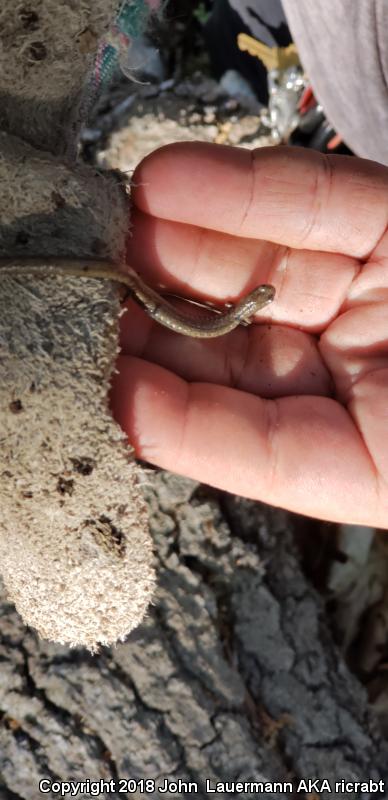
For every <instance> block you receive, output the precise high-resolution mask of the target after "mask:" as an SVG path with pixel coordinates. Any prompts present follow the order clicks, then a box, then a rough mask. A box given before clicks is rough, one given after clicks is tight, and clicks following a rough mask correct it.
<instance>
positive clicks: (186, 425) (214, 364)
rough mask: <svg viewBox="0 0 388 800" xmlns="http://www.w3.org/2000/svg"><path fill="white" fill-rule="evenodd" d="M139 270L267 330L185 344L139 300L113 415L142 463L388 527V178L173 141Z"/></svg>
mask: <svg viewBox="0 0 388 800" xmlns="http://www.w3.org/2000/svg"><path fill="white" fill-rule="evenodd" d="M133 180H134V189H133V203H134V210H133V217H132V219H133V223H134V227H133V237H132V238H131V240H130V242H129V249H128V263H130V264H131V265H132V266H133V267H134V268H135V269H136V270H138V271H139V272H141V273H142V275H143V276H144V277H145V279H146V281H147V282H148V283H150V284H152V285H156V284H160V283H162V284H164V285H165V286H168V288H169V290H170V291H172V292H175V293H176V294H182V295H185V296H188V297H192V298H197V299H199V300H209V299H211V300H213V301H214V302H217V303H222V302H226V301H231V300H235V299H236V298H238V297H240V296H241V295H242V294H244V293H245V292H247V291H249V290H250V289H252V288H253V287H254V286H256V285H258V284H261V283H270V284H273V285H274V286H275V287H276V297H275V300H274V302H273V303H271V304H270V305H269V306H268V307H267V308H265V309H264V310H263V311H262V312H261V313H260V314H259V315H258V316H257V324H253V325H251V326H250V327H248V328H239V329H237V330H235V331H233V332H232V333H230V334H228V335H226V336H224V337H222V338H221V339H212V340H203V339H189V338H185V337H183V336H180V335H177V334H174V333H172V332H170V331H167V330H165V329H163V328H161V327H160V326H159V325H157V324H156V323H154V322H152V321H151V320H150V319H149V318H147V317H146V316H145V314H144V313H143V312H142V311H141V310H140V309H139V308H138V307H137V306H135V304H134V303H132V302H130V303H129V304H128V305H130V313H128V314H125V315H124V316H123V318H122V331H121V339H122V355H121V356H120V357H119V359H118V365H117V368H118V370H119V374H117V375H115V376H114V380H113V386H112V408H113V413H114V415H115V417H116V419H117V421H118V422H119V423H120V424H121V426H122V428H123V429H124V430H125V431H126V432H127V434H128V437H129V440H130V441H131V443H132V444H133V445H134V447H135V450H136V454H137V455H138V456H139V457H141V458H143V459H145V460H146V461H149V462H151V463H153V464H157V465H159V466H161V467H164V468H166V469H169V470H172V471H174V472H177V473H181V474H183V475H187V476H190V477H192V478H196V479H198V480H201V481H203V482H205V483H209V484H211V485H213V486H216V487H219V488H222V489H226V490H228V491H230V492H234V493H237V494H240V495H244V496H246V497H250V498H254V499H258V500H262V501H265V502H267V503H271V504H272V505H276V506H281V507H283V508H287V509H289V510H292V511H297V512H299V513H302V514H308V515H311V516H314V517H319V518H322V519H327V520H337V521H343V522H353V523H361V524H369V525H376V526H379V527H387V526H388V235H387V232H386V228H387V217H388V169H387V168H385V167H382V166H380V165H378V164H375V163H374V162H369V161H364V160H361V159H356V158H348V157H343V156H329V157H327V156H322V155H321V154H319V153H315V152H312V151H306V150H299V149H297V148H291V149H289V148H285V147H279V148H263V149H259V150H256V151H248V150H243V149H238V148H231V147H222V146H218V145H208V144H195V143H184V144H178V145H169V146H167V147H164V148H161V149H160V150H157V151H156V152H154V153H153V154H152V155H150V156H148V157H147V158H146V159H145V160H144V161H143V162H142V163H141V164H140V165H139V167H138V168H137V169H136V172H135V175H134V178H133Z"/></svg>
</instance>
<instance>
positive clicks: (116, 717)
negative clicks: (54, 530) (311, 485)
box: [0, 473, 388, 800]
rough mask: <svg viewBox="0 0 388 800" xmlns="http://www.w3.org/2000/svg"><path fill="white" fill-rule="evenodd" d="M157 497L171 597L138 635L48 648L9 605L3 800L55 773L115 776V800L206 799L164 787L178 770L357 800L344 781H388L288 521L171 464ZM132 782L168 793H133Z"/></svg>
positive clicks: (151, 491) (183, 776)
mask: <svg viewBox="0 0 388 800" xmlns="http://www.w3.org/2000/svg"><path fill="white" fill-rule="evenodd" d="M145 492H146V495H147V505H148V508H149V511H150V525H151V531H152V535H153V540H154V544H155V547H156V551H157V557H158V566H157V573H158V590H157V593H156V595H155V598H154V602H153V605H152V606H151V608H150V611H149V614H148V615H147V617H146V619H145V621H144V622H143V624H142V625H141V626H140V627H138V628H137V630H136V631H134V632H133V633H132V634H131V635H130V637H129V639H128V640H127V641H126V642H125V643H124V644H120V645H118V646H117V647H116V648H113V649H108V648H106V649H103V650H102V651H101V652H99V653H98V654H96V655H94V656H92V655H90V654H89V653H87V652H86V651H85V650H82V649H69V648H67V647H64V646H60V645H54V644H48V643H45V642H43V641H40V640H39V639H38V638H37V637H36V636H35V634H34V633H32V632H31V631H29V630H27V629H26V628H25V627H24V626H23V624H22V623H21V620H20V618H19V617H18V615H17V614H16V612H15V611H14V609H13V607H12V606H10V605H9V604H7V602H6V601H4V604H3V609H2V622H1V634H2V646H1V659H2V665H1V698H0V707H1V710H2V713H3V719H2V727H1V733H0V742H1V755H0V773H1V775H2V781H3V786H4V793H3V795H1V794H0V797H4V798H8V797H9V798H23V799H24V798H26V800H36V798H37V797H38V796H39V792H38V785H39V781H41V780H47V781H69V780H73V781H85V780H86V778H90V779H93V780H95V781H99V780H105V781H113V784H110V789H112V792H110V791H109V792H108V791H104V789H103V788H102V790H101V793H100V795H98V796H101V797H107V798H108V797H117V798H118V797H122V796H124V797H133V796H137V797H142V796H144V797H160V796H166V797H189V796H193V793H192V792H191V793H190V792H189V791H185V790H184V787H182V786H181V789H180V790H178V791H177V792H176V793H173V792H167V793H166V794H163V795H161V793H159V792H158V791H157V787H158V786H163V785H164V779H167V780H168V781H179V780H182V781H185V782H190V781H191V782H194V783H197V784H198V790H197V792H194V796H196V797H199V798H205V797H206V796H208V794H209V792H207V791H206V783H205V781H206V779H209V780H210V781H211V782H212V783H211V786H212V788H215V784H216V782H217V781H224V782H225V781H243V782H244V781H248V782H249V781H254V780H255V781H262V782H268V783H272V784H275V782H276V781H277V782H281V783H285V782H291V783H292V785H293V788H294V790H295V791H296V789H297V788H298V783H299V781H300V780H306V781H307V780H308V779H317V778H318V779H320V780H325V779H326V780H328V781H330V784H331V788H332V793H331V794H330V793H329V792H328V791H325V790H323V791H321V792H317V791H315V793H314V787H311V791H310V793H309V792H307V791H306V792H305V791H303V784H302V790H301V791H300V792H299V793H298V794H295V796H300V797H310V798H313V797H317V796H318V797H322V798H324V797H335V798H345V797H348V796H349V791H341V790H340V789H339V790H338V791H335V782H336V781H341V780H343V779H345V780H348V781H367V780H368V781H369V780H370V779H373V780H374V781H376V782H378V781H384V782H386V781H387V780H388V757H387V756H388V750H387V747H386V745H385V744H384V743H383V742H382V740H381V736H380V734H379V731H378V730H377V728H376V726H375V723H374V721H373V719H372V716H371V714H370V712H369V711H368V708H367V702H366V697H365V692H364V690H363V689H362V688H361V687H360V685H359V684H358V682H357V681H356V679H355V678H354V677H353V676H352V675H351V674H350V673H349V672H348V670H347V668H346V666H345V665H344V663H343V661H342V660H341V656H340V655H339V653H338V651H337V650H336V647H335V646H334V644H333V641H332V638H331V636H330V633H329V631H328V627H327V624H326V622H325V616H324V609H323V605H322V601H321V599H320V597H319V596H317V594H316V592H315V590H313V589H312V587H311V586H310V585H309V584H308V583H307V581H306V579H305V578H304V576H303V573H302V571H301V567H300V563H299V558H298V554H297V552H296V550H295V546H294V544H293V536H292V526H293V524H294V523H293V522H291V521H290V518H289V517H288V515H287V514H286V513H284V512H282V511H279V510H277V509H272V508H270V507H268V506H262V505H260V504H257V503H252V502H248V501H245V500H241V499H239V498H234V497H232V496H229V495H219V494H218V493H214V492H212V491H211V490H207V489H206V487H201V486H198V485H196V484H194V483H193V482H191V481H188V480H186V479H183V478H178V477H177V476H174V475H170V474H167V473H160V474H158V473H151V475H150V478H149V485H148V486H147V487H145ZM126 779H133V780H134V781H139V782H140V781H141V780H142V779H143V780H145V779H150V780H151V781H154V782H155V789H153V788H152V787H153V784H152V783H150V784H149V785H148V789H149V791H148V792H146V791H145V790H144V791H142V786H141V783H139V785H138V791H137V793H135V794H132V793H131V794H130V793H124V794H122V793H120V791H119V789H120V788H123V787H124V785H125V784H124V783H122V784H121V785H120V783H119V782H120V780H122V781H125V780H126ZM44 787H45V788H48V787H49V784H48V783H47V784H44ZM114 787H115V791H113V788H114ZM89 788H90V787H89ZM129 788H133V786H130V787H129ZM143 788H144V787H143ZM267 788H270V787H267ZM306 788H308V787H306ZM319 788H321V787H319ZM54 789H55V787H54ZM54 789H53V790H52V793H51V794H48V796H50V797H54V796H55V794H54ZM6 790H9V794H7V791H6ZM280 794H281V792H280V789H279V787H276V786H273V791H267V792H264V791H258V792H255V791H253V790H252V789H249V788H248V790H247V791H245V792H239V793H236V794H235V795H231V796H239V797H243V798H248V797H263V798H264V797H278V796H279V795H280ZM69 796H70V795H69ZM87 796H89V795H87ZM90 796H92V795H90ZM210 796H215V797H218V796H225V795H222V794H221V793H216V794H214V795H213V794H211V793H210ZM281 796H285V797H287V798H291V797H293V796H294V794H293V792H292V791H285V792H284V794H283V793H282V794H281ZM351 796H355V797H363V798H368V797H372V796H373V797H381V796H384V793H381V792H374V793H372V792H368V791H363V792H361V791H356V792H355V793H354V794H352V795H351Z"/></svg>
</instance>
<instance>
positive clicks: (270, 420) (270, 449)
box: [263, 399, 280, 503]
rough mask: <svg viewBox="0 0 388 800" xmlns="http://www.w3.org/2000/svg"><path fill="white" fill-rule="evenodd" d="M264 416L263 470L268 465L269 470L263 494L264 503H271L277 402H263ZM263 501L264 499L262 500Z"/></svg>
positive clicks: (275, 466)
mask: <svg viewBox="0 0 388 800" xmlns="http://www.w3.org/2000/svg"><path fill="white" fill-rule="evenodd" d="M263 402H264V403H265V406H264V408H265V415H266V434H265V441H266V445H267V459H266V464H265V468H266V467H267V465H269V470H268V472H266V488H265V493H266V495H267V496H268V500H266V502H269V503H270V502H271V497H274V498H276V496H277V492H276V481H277V474H278V465H279V459H278V454H279V436H278V431H279V425H280V423H279V420H280V406H279V402H278V400H276V399H275V400H264V401H263ZM264 499H265V498H264Z"/></svg>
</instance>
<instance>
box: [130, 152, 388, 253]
mask: <svg viewBox="0 0 388 800" xmlns="http://www.w3.org/2000/svg"><path fill="white" fill-rule="evenodd" d="M133 182H134V187H133V194H132V197H133V200H134V203H135V205H136V206H137V207H138V208H140V209H141V210H143V211H145V212H147V213H148V214H152V215H153V216H156V217H161V218H162V219H169V220H174V221H176V222H183V223H188V224H190V225H197V226H199V227H202V228H208V229H209V228H210V229H213V230H217V231H222V232H224V233H228V234H232V235H235V236H240V237H247V238H255V239H265V240H267V241H270V242H277V243H279V244H285V245H288V246H289V247H295V248H303V249H310V250H326V251H327V252H336V253H343V254H345V255H351V256H355V257H357V258H365V257H366V256H367V255H368V254H369V253H371V252H372V250H373V249H374V247H375V246H376V244H377V242H378V241H379V239H380V238H381V236H382V235H383V233H384V231H385V229H386V226H387V220H388V169H387V168H386V167H383V166H381V165H380V164H377V163H375V162H373V161H367V160H365V159H360V158H352V157H349V156H326V155H323V154H322V153H317V152H314V151H311V150H304V149H302V148H296V147H263V148H260V149H257V150H245V149H242V148H237V147H227V146H224V145H213V144H207V143H203V142H180V143H177V144H173V145H166V146H165V147H161V148H160V149H159V150H156V151H154V152H153V153H151V155H149V156H147V157H146V158H145V159H144V160H143V161H142V162H141V163H140V164H139V166H138V167H137V168H136V170H135V173H134V176H133Z"/></svg>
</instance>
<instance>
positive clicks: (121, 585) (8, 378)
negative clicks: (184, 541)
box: [0, 0, 154, 649]
mask: <svg viewBox="0 0 388 800" xmlns="http://www.w3.org/2000/svg"><path fill="white" fill-rule="evenodd" d="M117 6H118V2H117V0H81V2H73V0H70V2H68V0H28V2H26V3H23V2H17V3H15V2H14V0H6V1H5V3H3V4H2V8H1V12H0V20H1V22H2V28H1V32H0V39H1V40H0V96H1V99H0V258H9V259H10V260H11V261H12V263H13V265H14V274H13V275H7V276H6V277H3V276H2V275H1V265H0V414H1V427H2V442H1V449H0V475H1V481H2V508H1V513H0V562H1V564H0V569H1V572H2V575H3V578H4V582H5V586H6V589H7V592H8V596H9V597H10V598H11V599H12V600H13V601H14V602H15V604H16V606H17V608H18V610H19V611H20V613H21V614H22V616H23V619H24V621H25V622H26V623H27V624H29V625H31V626H33V627H34V628H36V629H37V630H38V631H39V633H40V634H41V636H43V637H45V638H48V639H51V640H54V641H58V642H63V643H65V642H66V643H69V644H83V645H85V646H87V647H89V648H91V649H92V648H93V647H95V646H96V645H97V644H98V643H103V644H108V643H114V642H116V641H117V640H120V639H123V638H125V636H126V635H127V634H128V632H129V631H130V630H132V629H133V628H134V627H135V626H136V625H137V624H138V622H139V621H141V619H142V618H143V615H144V612H145V610H146V608H147V605H148V603H149V600H150V597H151V596H152V591H153V587H154V572H153V567H152V549H151V541H150V538H149V535H148V531H147V519H146V512H145V506H144V502H143V500H142V497H141V493H140V491H139V489H138V485H137V484H138V479H139V474H140V470H139V468H138V466H137V465H136V463H135V462H134V460H133V458H132V456H131V451H130V449H129V448H128V446H127V443H126V441H125V437H124V435H123V433H122V432H121V431H120V429H119V427H118V426H117V425H116V423H115V422H114V421H113V419H112V417H111V415H110V413H109V410H108V401H107V394H108V389H109V379H110V375H111V372H112V369H113V367H114V360H115V356H116V353H117V333H118V331H117V328H118V325H117V318H118V313H119V304H118V297H117V291H116V289H115V288H114V285H113V284H110V283H109V281H108V282H105V283H101V282H99V281H95V280H88V281H84V280H83V279H82V280H77V279H75V280H74V279H70V280H69V279H64V278H63V277H62V278H61V277H59V278H56V277H54V278H53V277H52V276H51V277H50V278H46V279H45V280H42V279H40V278H35V279H34V278H32V277H31V276H28V274H25V273H23V257H34V258H37V259H39V257H40V258H42V257H49V259H52V265H53V268H55V265H56V259H58V258H59V257H62V258H81V259H82V258H83V259H93V258H100V259H106V260H109V261H110V262H111V263H112V262H113V263H116V264H117V263H120V262H121V261H122V260H123V254H124V252H125V238H126V235H127V231H128V226H129V222H128V203H127V197H126V192H125V190H124V188H123V185H122V183H121V181H120V179H119V177H118V176H117V175H116V176H114V175H112V174H108V173H106V174H102V173H97V172H96V170H94V169H93V168H91V167H85V166H83V165H81V164H79V163H77V161H76V158H75V155H76V138H77V137H76V134H77V130H78V124H79V120H80V117H81V116H82V113H81V112H82V105H83V104H85V102H86V99H87V92H88V90H87V89H86V88H85V87H87V86H88V85H89V84H88V81H90V75H91V68H92V64H93V60H94V57H95V53H96V49H97V45H98V41H99V39H100V38H101V37H102V36H103V35H104V34H105V33H106V32H107V29H108V26H109V24H110V23H111V22H112V21H113V15H114V12H115V11H116V9H117ZM89 92H90V87H89Z"/></svg>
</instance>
